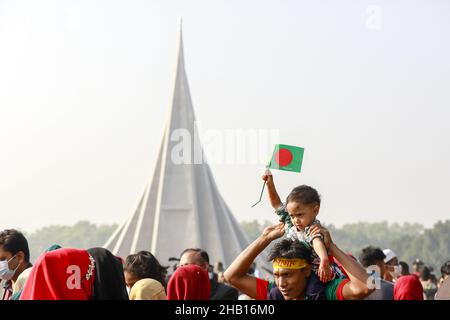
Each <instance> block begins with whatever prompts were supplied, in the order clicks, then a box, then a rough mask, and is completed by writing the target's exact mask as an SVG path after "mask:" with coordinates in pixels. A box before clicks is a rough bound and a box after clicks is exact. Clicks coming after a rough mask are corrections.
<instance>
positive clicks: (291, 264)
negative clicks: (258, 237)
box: [269, 239, 311, 300]
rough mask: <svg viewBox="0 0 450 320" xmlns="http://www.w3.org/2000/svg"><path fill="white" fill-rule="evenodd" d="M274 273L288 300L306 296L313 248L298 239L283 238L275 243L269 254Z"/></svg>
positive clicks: (281, 290)
mask: <svg viewBox="0 0 450 320" xmlns="http://www.w3.org/2000/svg"><path fill="white" fill-rule="evenodd" d="M269 261H273V264H274V270H273V275H274V277H275V282H276V285H277V287H278V289H280V292H281V294H282V295H283V297H284V299H286V300H293V299H301V298H304V293H305V290H306V285H307V283H308V278H309V276H310V275H311V250H310V249H309V248H308V247H307V246H306V245H305V244H304V243H302V242H300V241H298V240H291V239H283V240H281V241H279V242H277V243H275V244H274V246H273V247H272V249H271V251H270V254H269Z"/></svg>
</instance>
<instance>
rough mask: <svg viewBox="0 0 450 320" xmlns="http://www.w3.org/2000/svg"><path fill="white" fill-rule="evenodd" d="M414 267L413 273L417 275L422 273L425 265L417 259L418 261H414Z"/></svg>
mask: <svg viewBox="0 0 450 320" xmlns="http://www.w3.org/2000/svg"><path fill="white" fill-rule="evenodd" d="M412 266H413V271H414V272H415V273H420V271H421V269H422V268H423V267H424V266H425V264H424V263H423V261H422V260H420V259H419V258H417V259H416V260H414V261H413V263H412Z"/></svg>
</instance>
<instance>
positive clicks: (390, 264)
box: [383, 249, 401, 281]
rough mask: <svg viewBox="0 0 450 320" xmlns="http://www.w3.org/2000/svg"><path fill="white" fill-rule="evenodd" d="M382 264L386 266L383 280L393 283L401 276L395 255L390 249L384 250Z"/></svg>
mask: <svg viewBox="0 0 450 320" xmlns="http://www.w3.org/2000/svg"><path fill="white" fill-rule="evenodd" d="M383 253H384V255H385V256H386V257H385V258H384V263H385V266H386V272H385V274H384V280H387V281H393V280H395V279H397V278H398V277H399V276H400V275H401V270H400V266H399V264H398V258H397V254H396V253H395V252H394V251H392V250H391V249H384V250H383Z"/></svg>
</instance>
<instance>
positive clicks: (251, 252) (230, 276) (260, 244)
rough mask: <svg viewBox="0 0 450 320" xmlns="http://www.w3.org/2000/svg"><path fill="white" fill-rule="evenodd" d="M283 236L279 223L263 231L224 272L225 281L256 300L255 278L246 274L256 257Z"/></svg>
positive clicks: (282, 228) (282, 227) (282, 225)
mask: <svg viewBox="0 0 450 320" xmlns="http://www.w3.org/2000/svg"><path fill="white" fill-rule="evenodd" d="M283 234H284V223H279V224H276V225H273V226H270V227H267V228H266V229H264V231H263V233H262V235H261V236H259V237H258V238H257V239H256V240H255V241H253V243H251V244H250V245H249V246H248V247H247V248H246V249H245V250H244V251H242V252H241V253H240V254H239V255H238V256H237V258H236V259H235V260H234V261H233V263H231V265H230V266H229V267H228V268H227V270H225V272H224V278H225V281H227V282H228V283H230V284H231V285H233V286H234V287H236V288H237V289H239V290H240V291H241V292H243V293H245V294H246V295H248V296H249V297H251V298H254V299H256V298H257V289H256V278H255V277H253V276H250V275H248V274H247V271H248V269H249V268H250V266H251V265H252V263H253V261H254V260H255V259H256V257H257V256H258V255H259V254H260V253H261V252H262V251H263V250H264V249H265V248H266V247H267V246H268V245H269V243H271V242H272V241H273V240H275V239H277V238H280V237H281V236H283Z"/></svg>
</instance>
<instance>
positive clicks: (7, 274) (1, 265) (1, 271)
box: [0, 255, 19, 281]
mask: <svg viewBox="0 0 450 320" xmlns="http://www.w3.org/2000/svg"><path fill="white" fill-rule="evenodd" d="M15 257H16V255H14V256H13V257H12V258H11V259H9V260H3V261H0V279H2V280H5V281H9V280H11V279H12V278H13V277H14V274H15V273H16V271H17V268H19V264H18V265H17V267H16V268H15V269H14V270H11V269H9V265H8V263H9V262H10V261H11V260H12V259H14V258H15Z"/></svg>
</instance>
